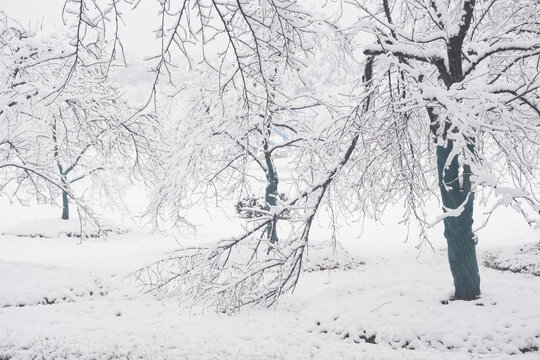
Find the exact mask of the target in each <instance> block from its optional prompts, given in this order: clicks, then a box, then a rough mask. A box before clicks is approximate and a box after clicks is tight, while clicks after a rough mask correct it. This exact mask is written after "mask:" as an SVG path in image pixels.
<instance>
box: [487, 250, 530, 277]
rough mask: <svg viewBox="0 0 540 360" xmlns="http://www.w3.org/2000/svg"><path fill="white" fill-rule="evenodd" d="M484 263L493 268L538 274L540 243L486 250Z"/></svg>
mask: <svg viewBox="0 0 540 360" xmlns="http://www.w3.org/2000/svg"><path fill="white" fill-rule="evenodd" d="M484 265H485V266H487V267H489V268H492V269H495V270H501V271H511V272H514V273H527V274H532V275H534V276H540V243H537V244H524V245H521V246H518V247H512V248H508V249H504V250H499V251H497V252H488V253H487V254H486V255H485V256H484Z"/></svg>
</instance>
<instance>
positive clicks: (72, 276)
mask: <svg viewBox="0 0 540 360" xmlns="http://www.w3.org/2000/svg"><path fill="white" fill-rule="evenodd" d="M0 289H1V291H0V308H5V307H12V306H17V307H23V306H30V305H38V304H56V303H60V302H66V301H67V302H70V301H76V300H77V299H80V298H82V297H87V296H99V295H104V294H105V293H106V292H107V290H106V289H105V288H104V287H103V285H102V284H101V283H100V281H99V280H98V279H94V278H92V277H91V276H90V275H87V274H84V273H80V272H77V271H74V270H72V269H68V268H63V267H57V266H47V265H39V264H33V263H26V262H14V261H0Z"/></svg>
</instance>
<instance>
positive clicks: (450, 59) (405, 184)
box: [351, 0, 540, 299]
mask: <svg viewBox="0 0 540 360" xmlns="http://www.w3.org/2000/svg"><path fill="white" fill-rule="evenodd" d="M351 3H352V4H354V5H355V6H356V7H357V8H359V9H360V10H361V11H362V12H363V13H364V14H365V17H364V18H363V19H362V20H361V22H360V23H359V24H358V28H359V29H361V30H362V31H364V32H368V33H369V34H371V35H372V37H373V38H374V39H376V41H375V43H374V44H372V45H368V46H365V48H364V54H365V55H366V56H367V57H368V60H367V61H372V62H373V73H374V78H373V85H372V86H374V87H375V88H376V89H377V91H378V93H379V94H380V96H379V97H378V98H377V100H376V103H375V104H374V106H375V107H377V108H378V109H380V110H379V111H378V115H377V116H376V117H374V118H372V121H371V122H370V123H368V124H367V125H368V126H367V127H365V131H366V132H371V134H372V135H373V134H374V132H373V131H380V134H379V136H371V137H372V138H378V139H379V141H378V143H376V144H373V148H371V149H367V150H368V151H369V152H371V153H373V154H378V156H379V159H377V160H376V161H375V164H378V165H375V167H372V170H382V171H381V172H379V173H378V174H377V175H376V176H375V177H377V178H379V176H380V179H381V180H382V181H381V180H379V181H378V184H377V185H376V186H373V184H372V185H371V186H367V187H366V186H364V189H363V190H361V191H360V192H359V195H360V201H362V199H366V198H369V195H366V192H369V191H372V190H374V192H375V194H377V198H378V200H377V201H381V200H382V201H384V199H388V198H391V197H393V196H398V197H405V198H406V199H409V200H408V201H407V205H408V211H409V212H410V213H414V214H415V216H417V217H418V218H419V219H420V220H421V223H422V222H423V221H425V214H423V213H418V211H419V209H421V205H422V201H423V199H425V197H426V196H428V195H429V192H430V191H431V187H430V186H429V184H428V183H427V182H426V177H425V175H424V174H426V173H429V170H430V169H431V168H432V167H431V166H430V162H429V160H430V157H433V158H435V159H436V164H437V174H438V179H439V190H440V193H441V199H442V205H443V210H444V215H443V216H441V217H440V218H439V221H441V220H442V221H444V227H445V232H444V234H445V237H446V239H447V241H448V256H449V261H450V268H451V271H452V275H453V277H454V285H455V298H458V299H474V298H476V297H478V296H479V295H480V277H479V272H478V264H477V259H476V250H475V247H476V243H477V238H476V236H475V234H474V231H473V205H474V198H475V193H477V192H478V191H481V190H483V191H488V192H491V193H494V194H495V195H496V196H498V197H499V199H498V201H496V206H498V205H511V206H512V207H514V208H515V209H516V210H518V211H519V212H521V213H522V214H523V215H524V216H525V218H526V220H527V222H528V223H529V224H530V225H532V226H535V227H538V226H539V225H540V222H539V220H540V219H539V216H538V215H539V214H540V203H539V198H538V175H539V154H540V153H539V150H540V147H539V144H540V110H539V109H540V90H539V86H540V68H539V63H540V62H539V61H540V60H539V54H540V37H539V30H538V21H537V19H536V17H535V14H538V12H539V11H540V7H539V3H538V2H537V1H527V0H526V1H519V2H514V1H478V0H459V1H458V0H450V1H438V0H426V1H395V2H394V1H389V0H382V1H381V2H380V3H376V5H375V7H374V6H372V4H367V3H364V2H362V1H353V2H351ZM385 164H386V165H385ZM364 170H365V168H360V172H363V171H364ZM361 184H362V185H365V184H366V183H365V182H363V183H361ZM378 195H382V196H378ZM372 198H373V197H372ZM482 201H485V200H484V199H483V200H482Z"/></svg>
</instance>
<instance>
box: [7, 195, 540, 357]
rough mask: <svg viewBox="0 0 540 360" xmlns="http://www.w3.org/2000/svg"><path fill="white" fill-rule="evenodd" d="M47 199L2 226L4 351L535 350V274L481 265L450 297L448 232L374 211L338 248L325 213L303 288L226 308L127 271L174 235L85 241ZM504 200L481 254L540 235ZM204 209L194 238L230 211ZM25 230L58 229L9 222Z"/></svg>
mask: <svg viewBox="0 0 540 360" xmlns="http://www.w3.org/2000/svg"><path fill="white" fill-rule="evenodd" d="M4 209H9V208H8V207H6V206H3V207H2V212H4V211H5V210H4ZM503 211H506V210H503ZM508 211H510V210H508ZM43 213H44V211H42V210H39V209H33V210H32V211H31V212H30V214H34V215H35V216H38V218H37V219H34V220H32V219H28V220H27V221H24V222H20V219H21V218H24V217H22V216H20V214H17V212H16V211H15V215H16V216H15V215H14V216H11V217H9V216H7V218H8V219H10V221H11V223H7V224H6V223H3V224H2V228H0V233H3V234H2V235H0V289H1V291H0V358H2V357H3V358H7V359H31V358H38V359H156V358H158V359H201V360H205V359H246V360H247V359H265V360H266V359H295V360H297V359H321V360H323V359H339V358H342V359H396V358H400V359H433V358H437V359H469V358H474V359H505V358H508V357H509V356H512V358H524V359H535V358H538V352H537V351H535V349H536V348H538V347H539V346H540V312H538V305H537V304H538V299H539V298H540V277H538V276H534V275H531V274H521V273H513V272H509V271H498V270H494V269H489V268H486V267H482V268H481V277H482V288H483V291H484V292H483V295H482V298H481V299H480V300H477V301H471V302H462V301H456V302H452V301H451V302H449V304H447V305H443V304H441V300H444V299H448V298H449V296H450V295H451V289H452V283H451V281H452V280H451V276H450V272H449V269H448V263H447V259H446V252H445V250H444V248H445V247H444V241H442V239H441V236H440V235H439V237H437V236H436V237H435V239H433V244H434V246H435V249H436V250H435V251H434V252H433V251H431V250H424V251H422V252H421V253H418V251H417V250H416V249H415V248H414V243H412V242H410V243H403V242H402V239H403V229H402V228H400V227H397V226H388V224H386V225H382V224H377V223H366V224H364V226H363V228H362V231H363V234H362V237H360V238H358V233H359V226H358V224H357V223H353V224H351V225H350V226H348V227H344V228H343V229H342V230H341V231H340V232H338V234H337V236H338V239H340V240H343V241H340V240H338V242H337V244H336V246H335V248H334V247H333V243H331V242H330V241H329V240H328V239H330V236H327V235H329V231H328V229H327V228H326V227H327V226H326V224H325V223H324V221H322V219H319V221H318V224H317V227H316V231H315V239H314V241H315V242H314V246H313V247H311V248H310V249H309V253H308V255H309V258H308V261H307V264H306V269H307V270H313V271H305V272H303V273H302V275H301V279H300V283H299V285H298V287H297V288H296V290H295V292H294V293H293V294H287V295H285V296H283V297H282V298H281V300H280V301H279V302H278V304H277V305H276V306H273V307H271V308H266V307H264V306H257V307H246V308H244V309H242V310H241V311H240V312H239V313H235V314H232V315H226V314H219V313H215V312H213V311H212V310H211V309H202V308H199V307H186V306H185V305H180V304H179V303H178V301H177V300H176V299H175V298H174V297H166V296H163V295H162V294H159V295H157V294H152V293H142V292H140V291H139V288H138V286H137V283H136V282H135V281H134V279H133V277H132V276H131V274H132V273H133V272H134V271H135V270H137V269H138V268H140V267H141V266H144V265H145V264H149V263H151V262H152V261H155V260H157V259H160V258H162V257H165V256H166V255H167V254H168V253H169V252H170V251H172V250H174V249H176V248H178V243H177V241H176V239H174V238H173V237H171V236H168V235H164V234H149V233H148V232H147V231H146V230H144V229H143V230H132V231H131V232H128V233H122V234H119V233H110V234H109V235H108V236H107V237H106V238H90V239H87V240H84V241H83V242H82V243H80V241H79V239H78V238H72V237H67V236H65V235H64V234H62V232H61V231H59V232H58V233H57V234H54V233H51V231H49V230H52V229H53V228H54V226H52V225H50V226H49V225H47V224H51V223H50V222H48V221H50V220H43V219H39V216H42V214H43ZM479 213H481V211H479ZM510 214H511V212H506V213H505V212H501V213H495V214H494V215H493V216H494V220H495V221H494V222H493V223H490V224H492V225H488V226H487V227H486V228H485V229H484V230H482V233H481V234H480V244H479V252H480V258H481V259H485V258H488V257H489V256H493V254H494V253H496V254H498V256H499V259H502V258H503V255H504V254H514V257H516V258H519V254H520V253H519V251H517V252H516V250H517V249H518V248H516V246H517V247H519V248H523V249H525V248H524V246H526V249H529V248H533V247H534V246H535V244H536V243H537V242H538V236H537V233H535V232H531V231H529V230H527V228H526V225H525V222H517V221H516V220H517V219H518V218H517V217H516V216H515V215H510ZM196 217H198V218H199V219H200V221H199V222H200V223H201V224H202V223H204V224H205V225H204V226H203V227H202V228H201V229H200V230H199V231H198V232H197V242H204V241H209V240H211V239H212V238H216V237H218V236H219V237H222V236H223V235H224V234H223V231H222V229H224V228H226V227H224V226H225V224H226V222H227V223H228V224H230V223H231V221H232V222H233V223H234V221H235V220H234V219H230V218H227V217H226V216H225V215H223V214H222V211H221V210H217V211H213V213H212V217H211V221H204V219H203V217H202V215H201V214H199V215H198V216H196ZM392 217H395V214H394V215H392V214H390V216H389V218H392ZM501 219H505V220H506V223H504V222H503V221H499V220H501ZM387 220H388V219H386V220H385V221H387ZM17 223H18V225H17ZM29 224H34V225H33V227H30V226H29ZM39 224H41V225H39ZM503 225H505V226H503ZM40 226H43V228H40ZM6 229H10V230H9V231H7V230H6ZM48 229H49V230H48ZM30 230H31V231H30ZM57 230H61V229H60V228H58V229H57ZM436 230H437V231H438V230H440V229H436ZM24 231H26V232H27V233H31V232H38V231H39V232H41V233H45V234H47V235H48V236H49V235H50V237H47V238H38V237H20V236H15V235H13V234H16V233H22V232H24ZM184 235H185V236H186V237H189V236H193V235H189V234H184ZM187 240H189V239H186V241H187ZM488 240H493V241H492V242H490V241H488ZM527 254H528V255H527V256H528V257H527V258H526V260H524V261H525V262H528V263H531V262H532V263H534V264H538V263H540V262H539V261H538V260H539V257H538V253H532V252H530V251H528V252H527ZM328 267H329V268H335V269H334V270H326V268H328ZM321 268H325V270H319V269H321ZM316 270H319V271H316ZM19 305H24V306H22V307H21V306H19ZM413 349H414V350H413ZM528 350H530V351H528ZM511 354H512V355H511Z"/></svg>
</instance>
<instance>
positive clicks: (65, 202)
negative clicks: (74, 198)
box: [62, 190, 69, 220]
mask: <svg viewBox="0 0 540 360" xmlns="http://www.w3.org/2000/svg"><path fill="white" fill-rule="evenodd" d="M68 219H69V198H68V193H67V192H66V191H65V190H62V220H68Z"/></svg>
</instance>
